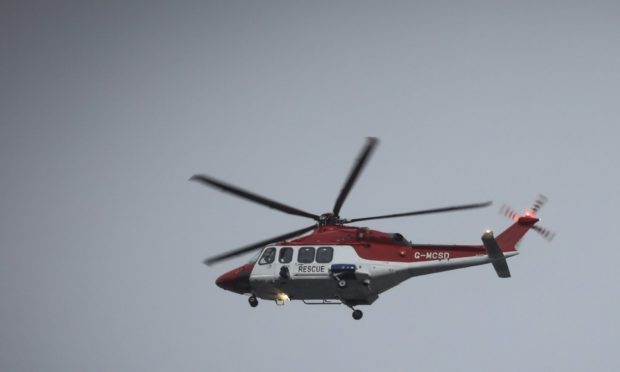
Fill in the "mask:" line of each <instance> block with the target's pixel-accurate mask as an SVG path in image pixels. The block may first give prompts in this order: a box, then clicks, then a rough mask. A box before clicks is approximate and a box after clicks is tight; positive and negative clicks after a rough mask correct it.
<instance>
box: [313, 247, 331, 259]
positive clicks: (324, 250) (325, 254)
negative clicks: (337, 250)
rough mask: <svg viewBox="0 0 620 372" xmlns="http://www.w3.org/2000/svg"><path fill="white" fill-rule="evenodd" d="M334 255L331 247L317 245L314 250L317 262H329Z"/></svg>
mask: <svg viewBox="0 0 620 372" xmlns="http://www.w3.org/2000/svg"><path fill="white" fill-rule="evenodd" d="M333 257H334V248H332V247H319V249H317V251H316V262H317V263H329V262H332V258H333Z"/></svg>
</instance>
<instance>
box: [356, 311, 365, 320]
mask: <svg viewBox="0 0 620 372" xmlns="http://www.w3.org/2000/svg"><path fill="white" fill-rule="evenodd" d="M363 316H364V313H362V310H353V319H355V320H360V319H362V317H363Z"/></svg>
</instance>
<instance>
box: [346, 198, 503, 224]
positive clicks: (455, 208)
mask: <svg viewBox="0 0 620 372" xmlns="http://www.w3.org/2000/svg"><path fill="white" fill-rule="evenodd" d="M491 203H492V202H490V201H488V202H484V203H476V204H465V205H457V206H453V207H445V208H435V209H425V210H421V211H415V212H406V213H396V214H386V215H383V216H374V217H363V218H353V219H351V220H347V221H346V222H345V223H353V222H359V221H368V220H379V219H383V218H395V217H407V216H418V215H421V214H432V213H442V212H452V211H460V210H464V209H474V208H484V207H488V206H489V205H491Z"/></svg>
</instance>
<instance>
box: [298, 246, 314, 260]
mask: <svg viewBox="0 0 620 372" xmlns="http://www.w3.org/2000/svg"><path fill="white" fill-rule="evenodd" d="M312 261H314V247H301V248H299V253H297V262H299V263H311V262H312Z"/></svg>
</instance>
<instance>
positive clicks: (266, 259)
mask: <svg viewBox="0 0 620 372" xmlns="http://www.w3.org/2000/svg"><path fill="white" fill-rule="evenodd" d="M275 259H276V249H275V248H274V247H269V248H267V249H265V251H264V252H263V256H262V257H261V258H260V261H258V264H259V265H268V264H270V263H273V261H274V260H275Z"/></svg>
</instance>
